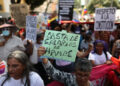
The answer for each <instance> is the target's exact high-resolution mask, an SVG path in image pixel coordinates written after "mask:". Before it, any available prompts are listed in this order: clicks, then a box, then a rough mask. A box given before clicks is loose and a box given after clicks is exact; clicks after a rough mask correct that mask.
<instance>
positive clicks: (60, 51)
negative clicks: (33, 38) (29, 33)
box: [43, 30, 80, 62]
mask: <svg viewBox="0 0 120 86" xmlns="http://www.w3.org/2000/svg"><path fill="white" fill-rule="evenodd" d="M79 39H80V35H77V34H71V33H67V32H64V31H62V32H59V31H49V30H47V31H46V33H45V38H44V41H43V46H44V47H46V54H45V55H44V56H43V57H46V56H47V57H48V58H53V59H61V60H66V61H72V62H74V61H75V57H76V53H77V51H78V44H79Z"/></svg>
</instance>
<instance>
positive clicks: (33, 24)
mask: <svg viewBox="0 0 120 86" xmlns="http://www.w3.org/2000/svg"><path fill="white" fill-rule="evenodd" d="M36 34H37V17H36V16H26V39H28V40H32V42H33V43H35V42H36Z"/></svg>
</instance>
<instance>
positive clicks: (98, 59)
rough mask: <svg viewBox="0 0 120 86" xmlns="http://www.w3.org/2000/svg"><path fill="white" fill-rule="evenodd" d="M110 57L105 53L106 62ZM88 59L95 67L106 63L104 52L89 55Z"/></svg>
mask: <svg viewBox="0 0 120 86" xmlns="http://www.w3.org/2000/svg"><path fill="white" fill-rule="evenodd" d="M111 57H112V55H111V54H110V53H109V52H107V58H108V60H109V59H110V58H111ZM88 59H89V60H93V61H94V62H95V65H100V64H104V63H105V62H106V56H105V53H104V52H102V54H101V55H98V54H97V53H90V54H89V57H88Z"/></svg>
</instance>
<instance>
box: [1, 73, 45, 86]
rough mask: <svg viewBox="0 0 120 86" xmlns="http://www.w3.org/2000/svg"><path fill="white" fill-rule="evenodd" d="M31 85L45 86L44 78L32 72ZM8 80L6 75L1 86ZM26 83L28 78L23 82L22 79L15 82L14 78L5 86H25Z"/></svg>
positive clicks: (2, 78) (30, 75)
mask: <svg viewBox="0 0 120 86" xmlns="http://www.w3.org/2000/svg"><path fill="white" fill-rule="evenodd" d="M29 77H30V84H31V86H44V82H43V80H42V78H41V77H40V76H39V75H38V74H37V73H35V72H30V74H29ZM5 79H6V75H4V76H2V77H0V86H1V84H2V83H3V81H4V80H5ZM25 82H26V78H25V77H24V78H23V81H22V80H21V79H18V80H15V79H14V78H12V77H11V78H10V79H9V80H7V81H6V82H5V83H4V86H24V85H25Z"/></svg>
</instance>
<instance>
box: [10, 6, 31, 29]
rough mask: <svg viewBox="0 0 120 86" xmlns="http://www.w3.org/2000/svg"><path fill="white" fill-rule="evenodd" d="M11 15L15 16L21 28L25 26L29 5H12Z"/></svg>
mask: <svg viewBox="0 0 120 86" xmlns="http://www.w3.org/2000/svg"><path fill="white" fill-rule="evenodd" d="M10 11H11V16H12V17H13V18H14V20H15V23H16V25H17V26H18V27H19V28H25V26H26V16H27V15H28V12H29V11H28V7H27V5H26V4H12V5H10Z"/></svg>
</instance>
